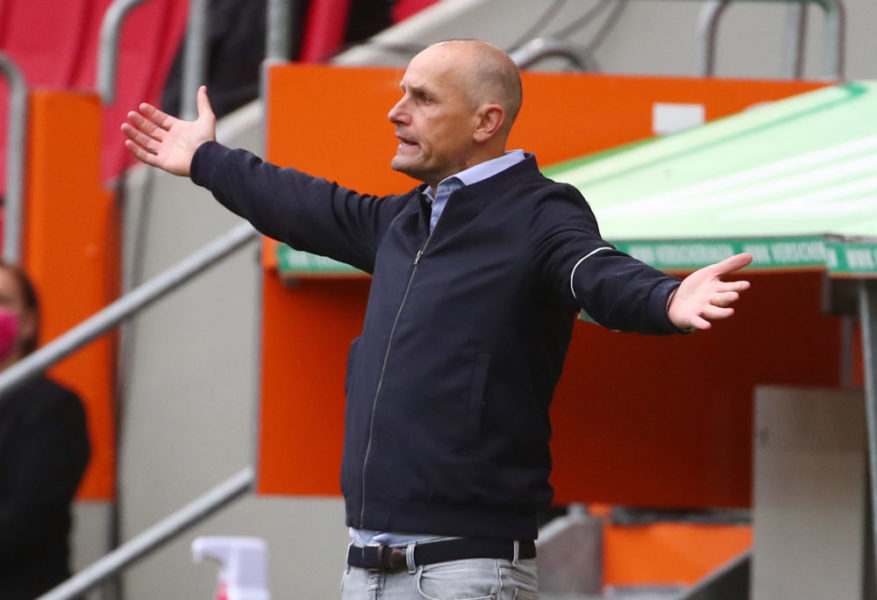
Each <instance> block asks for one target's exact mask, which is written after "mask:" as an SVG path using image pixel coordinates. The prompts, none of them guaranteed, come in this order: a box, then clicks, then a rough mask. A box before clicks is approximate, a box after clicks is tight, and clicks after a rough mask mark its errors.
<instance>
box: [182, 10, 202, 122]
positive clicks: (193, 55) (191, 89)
mask: <svg viewBox="0 0 877 600" xmlns="http://www.w3.org/2000/svg"><path fill="white" fill-rule="evenodd" d="M207 30H208V20H207V0H190V2H189V21H188V23H187V26H186V46H185V52H184V54H183V82H182V98H181V99H180V117H181V118H182V119H184V120H186V121H194V120H195V119H196V118H197V117H198V101H197V97H198V88H199V87H200V86H201V85H202V84H203V83H205V82H206V81H207V59H208V56H207V33H208V31H207Z"/></svg>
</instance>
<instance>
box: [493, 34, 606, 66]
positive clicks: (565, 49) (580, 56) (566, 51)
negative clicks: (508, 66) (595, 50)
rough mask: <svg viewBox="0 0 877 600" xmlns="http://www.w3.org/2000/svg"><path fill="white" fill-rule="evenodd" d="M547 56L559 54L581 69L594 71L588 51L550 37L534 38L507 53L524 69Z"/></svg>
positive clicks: (592, 61) (592, 60)
mask: <svg viewBox="0 0 877 600" xmlns="http://www.w3.org/2000/svg"><path fill="white" fill-rule="evenodd" d="M549 56H561V57H563V58H567V59H569V60H571V61H572V62H573V63H575V65H576V66H577V67H578V68H579V70H581V71H595V70H596V69H595V68H594V59H593V57H592V56H590V53H589V52H588V51H587V50H586V49H584V48H579V47H577V46H575V45H574V44H572V43H570V42H567V41H564V40H556V39H552V38H536V39H533V40H530V41H529V42H527V43H526V44H524V45H523V46H521V47H519V48H517V49H516V50H514V51H513V52H511V53H510V54H509V58H511V59H512V61H513V62H514V63H515V64H516V65H518V68H520V69H526V68H527V67H530V66H532V65H534V64H535V63H537V62H539V61H540V60H542V59H543V58H547V57H549Z"/></svg>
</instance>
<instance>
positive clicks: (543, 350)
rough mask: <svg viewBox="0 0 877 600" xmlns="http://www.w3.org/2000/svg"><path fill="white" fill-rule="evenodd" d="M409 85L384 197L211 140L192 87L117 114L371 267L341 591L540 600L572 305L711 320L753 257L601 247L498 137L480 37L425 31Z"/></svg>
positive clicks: (582, 211) (625, 324)
mask: <svg viewBox="0 0 877 600" xmlns="http://www.w3.org/2000/svg"><path fill="white" fill-rule="evenodd" d="M400 89H401V98H400V99H399V101H398V103H397V104H396V105H395V106H393V107H392V108H391V109H390V112H389V114H388V118H389V120H390V122H391V123H392V125H393V126H394V127H395V135H396V137H397V138H398V139H399V145H398V147H397V149H396V155H395V156H394V157H393V158H392V162H391V166H392V168H393V169H396V170H397V171H401V172H402V173H405V174H407V175H410V176H411V177H413V178H415V179H417V180H419V181H421V182H422V184H421V185H420V186H418V187H417V188H415V189H414V190H412V191H410V192H408V193H405V194H399V195H391V196H386V197H377V196H372V195H367V194H359V193H356V192H354V191H352V190H348V189H345V188H343V187H340V186H339V185H337V184H335V183H332V182H329V181H326V180H324V179H320V178H315V177H311V176H309V175H307V174H305V173H302V172H300V171H296V170H295V169H290V168H280V167H277V166H274V165H272V164H269V163H265V162H263V161H261V160H260V159H259V158H257V157H256V156H254V155H252V154H250V153H248V152H245V151H242V150H231V149H228V148H226V147H224V146H222V145H220V144H217V143H216V142H215V141H214V130H215V118H214V116H213V113H212V111H211V109H210V104H209V102H208V99H207V91H206V89H205V88H201V89H200V90H199V92H198V118H197V119H196V120H195V121H192V122H187V121H181V120H179V119H176V118H174V117H171V116H169V115H167V114H165V113H163V112H161V111H159V110H158V109H156V108H155V107H153V106H150V105H148V104H143V105H141V106H140V109H139V111H137V112H131V113H129V115H128V117H129V123H126V124H124V125H123V126H122V129H123V131H124V132H125V134H126V135H127V136H128V140H126V145H127V147H128V149H129V150H130V151H131V152H132V153H133V154H134V156H136V157H137V158H138V159H140V160H141V161H143V162H144V163H146V164H149V165H153V166H156V167H159V168H162V169H165V170H167V171H169V172H171V173H176V174H178V175H183V176H189V177H191V178H192V180H193V181H194V182H195V183H197V184H198V185H202V186H204V187H206V188H208V189H209V190H211V192H213V194H214V196H215V197H216V198H217V200H218V201H219V202H221V203H222V204H223V205H224V206H226V207H227V208H229V209H230V210H232V211H233V212H235V213H236V214H238V215H240V216H242V217H244V218H245V219H247V220H249V221H250V222H251V223H252V224H253V225H254V226H255V227H256V228H257V229H258V230H259V231H261V232H262V233H264V234H266V235H268V236H270V237H273V238H275V239H278V240H280V241H282V242H285V243H287V244H289V245H290V246H292V247H294V248H297V249H300V250H306V251H308V252H313V253H317V254H321V255H324V256H329V257H332V258H334V259H336V260H340V261H343V262H346V263H348V264H351V265H353V266H355V267H358V268H360V269H362V270H364V271H366V272H368V273H371V274H372V275H373V279H372V284H371V290H370V294H369V301H368V307H367V310H366V316H365V320H364V323H363V329H362V334H361V335H360V336H359V337H358V338H357V339H356V340H354V343H353V345H352V347H351V351H350V356H349V357H348V374H347V389H348V392H347V409H346V417H345V436H344V454H343V461H342V473H341V487H342V491H343V494H344V498H345V503H346V511H347V525H348V527H349V528H350V534H351V537H352V544H351V546H350V550H349V552H348V568H347V570H346V572H345V575H344V588H343V589H344V591H343V597H344V598H365V597H366V595H367V591H366V590H367V589H369V588H371V589H372V590H377V591H376V592H374V591H373V592H372V593H376V594H377V596H368V597H370V598H371V597H380V598H399V599H402V598H421V597H422V596H421V594H422V595H423V596H425V597H429V598H445V597H454V598H462V597H466V598H470V597H472V598H474V597H478V598H480V597H484V598H488V597H489V598H513V597H515V598H518V599H521V598H536V597H537V592H536V568H535V561H534V557H535V545H534V540H535V538H536V533H537V529H536V528H537V513H538V511H540V510H542V509H545V508H546V507H547V506H548V505H549V503H550V501H551V497H552V490H551V487H550V485H549V484H548V475H549V472H550V468H551V461H550V456H549V447H548V442H549V437H550V431H551V429H550V423H549V420H548V406H549V404H550V402H551V397H552V394H553V392H554V387H555V384H556V383H557V381H558V379H559V377H560V373H561V369H562V367H563V361H564V357H565V355H566V351H567V347H568V344H569V340H570V337H571V335H572V328H573V323H574V320H575V315H576V313H577V311H578V310H579V309H584V310H585V311H587V313H588V314H589V315H590V316H591V317H592V318H593V319H594V320H596V321H597V322H598V323H600V324H601V325H603V326H605V327H608V328H611V329H616V330H622V331H637V332H640V333H646V334H658V335H660V334H672V333H679V332H686V331H691V330H695V329H708V328H709V327H710V322H711V321H713V320H716V319H723V318H726V317H729V316H730V315H731V314H733V308H731V304H733V303H734V302H735V301H736V300H737V299H738V296H739V292H741V291H742V290H745V289H746V288H747V287H748V286H749V284H748V283H747V282H745V281H734V282H727V281H724V280H723V279H724V277H725V276H726V275H728V274H730V273H733V272H734V271H737V270H738V269H740V268H742V267H744V266H746V265H747V264H749V262H750V261H751V257H750V256H749V255H747V254H741V255H737V256H734V257H731V258H728V259H726V260H724V261H722V262H720V263H717V264H715V265H711V266H708V267H705V268H703V269H701V270H699V271H696V272H694V273H692V274H691V275H689V276H688V277H686V278H685V279H684V280H682V281H681V282H680V281H679V280H678V279H676V278H674V277H670V276H668V275H665V274H664V273H661V272H660V271H657V270H655V269H653V268H651V267H649V266H647V265H645V264H643V263H641V262H639V261H637V260H635V259H633V258H631V257H630V256H628V255H626V254H624V253H622V252H619V251H618V250H616V249H615V248H614V247H613V246H612V245H611V244H609V243H607V242H606V241H604V240H603V239H602V238H601V236H600V232H599V229H598V227H597V222H596V220H595V219H594V215H593V214H592V212H591V210H590V208H589V207H588V204H587V203H586V202H585V200H584V198H582V196H581V195H580V194H579V192H578V191H577V190H576V189H575V188H573V187H572V186H569V185H566V184H560V183H556V182H554V181H551V180H550V179H547V178H545V177H544V176H543V175H542V174H541V173H540V172H539V168H538V166H537V164H536V158H535V157H534V156H533V155H532V154H527V153H525V152H523V151H521V150H512V151H506V142H507V140H508V136H509V132H510V130H511V127H512V124H513V123H514V120H515V117H516V115H517V113H518V110H519V108H520V106H521V81H520V76H519V73H518V69H517V68H516V66H515V65H514V63H513V62H512V61H511V60H510V59H509V57H508V56H507V55H506V54H505V53H504V52H502V51H501V50H500V49H498V48H497V47H495V46H493V45H491V44H488V43H485V42H481V41H475V40H466V41H449V42H443V43H439V44H435V45H432V46H430V47H428V48H427V49H425V50H424V51H422V52H421V53H420V54H418V55H417V56H415V57H414V58H413V59H412V60H411V62H410V63H409V65H408V68H407V70H406V71H405V74H404V76H403V77H402V81H401V82H400ZM339 385H340V383H339ZM448 594H451V595H448Z"/></svg>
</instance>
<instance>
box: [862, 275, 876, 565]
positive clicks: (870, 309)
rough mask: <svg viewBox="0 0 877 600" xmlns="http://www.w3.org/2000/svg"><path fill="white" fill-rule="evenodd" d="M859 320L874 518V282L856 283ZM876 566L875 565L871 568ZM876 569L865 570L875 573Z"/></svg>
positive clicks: (867, 280) (873, 542) (872, 523)
mask: <svg viewBox="0 0 877 600" xmlns="http://www.w3.org/2000/svg"><path fill="white" fill-rule="evenodd" d="M859 319H860V320H861V323H862V356H863V361H864V371H865V419H866V422H867V426H868V469H869V472H870V478H869V479H870V484H871V514H872V515H877V347H875V344H877V280H874V279H863V280H862V281H860V282H859ZM871 525H872V530H871V534H872V535H871V536H870V538H871V539H870V541H871V544H872V550H873V552H872V554H871V556H872V557H877V546H875V545H877V518H873V519H871ZM872 566H875V565H872ZM875 570H877V569H871V570H870V571H869V570H866V572H871V573H874V572H875Z"/></svg>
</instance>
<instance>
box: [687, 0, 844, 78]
mask: <svg viewBox="0 0 877 600" xmlns="http://www.w3.org/2000/svg"><path fill="white" fill-rule="evenodd" d="M785 1H787V2H790V3H794V4H797V5H798V6H797V9H798V10H792V11H790V13H789V22H790V25H789V27H790V28H791V29H792V30H793V33H792V34H791V36H792V41H791V42H790V43H789V44H788V45H787V51H788V52H789V56H787V57H786V60H785V64H786V71H787V74H788V75H789V76H790V77H795V76H797V77H800V76H801V73H802V72H803V58H802V56H803V52H804V48H803V46H804V43H803V42H804V35H805V34H804V28H805V24H806V21H805V19H806V16H805V14H806V13H805V11H804V10H803V9H804V7H805V5H806V4H807V3H814V4H817V5H819V6H820V7H821V8H822V10H823V11H824V13H825V50H824V52H825V54H824V61H825V65H824V67H825V70H826V77H828V78H830V79H838V80H839V79H843V77H844V47H845V45H846V17H845V12H844V6H843V3H842V2H841V0H785ZM731 2H732V0H709V1H708V2H707V3H706V4H705V5H704V6H703V8H702V9H701V11H700V16H699V19H698V25H697V71H698V75H700V76H701V77H712V76H713V74H714V73H715V55H716V37H717V35H718V26H719V19H720V18H721V17H722V14H723V13H724V12H725V9H727V8H728V5H729V4H730V3H731ZM790 8H796V7H795V6H793V5H790Z"/></svg>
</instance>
